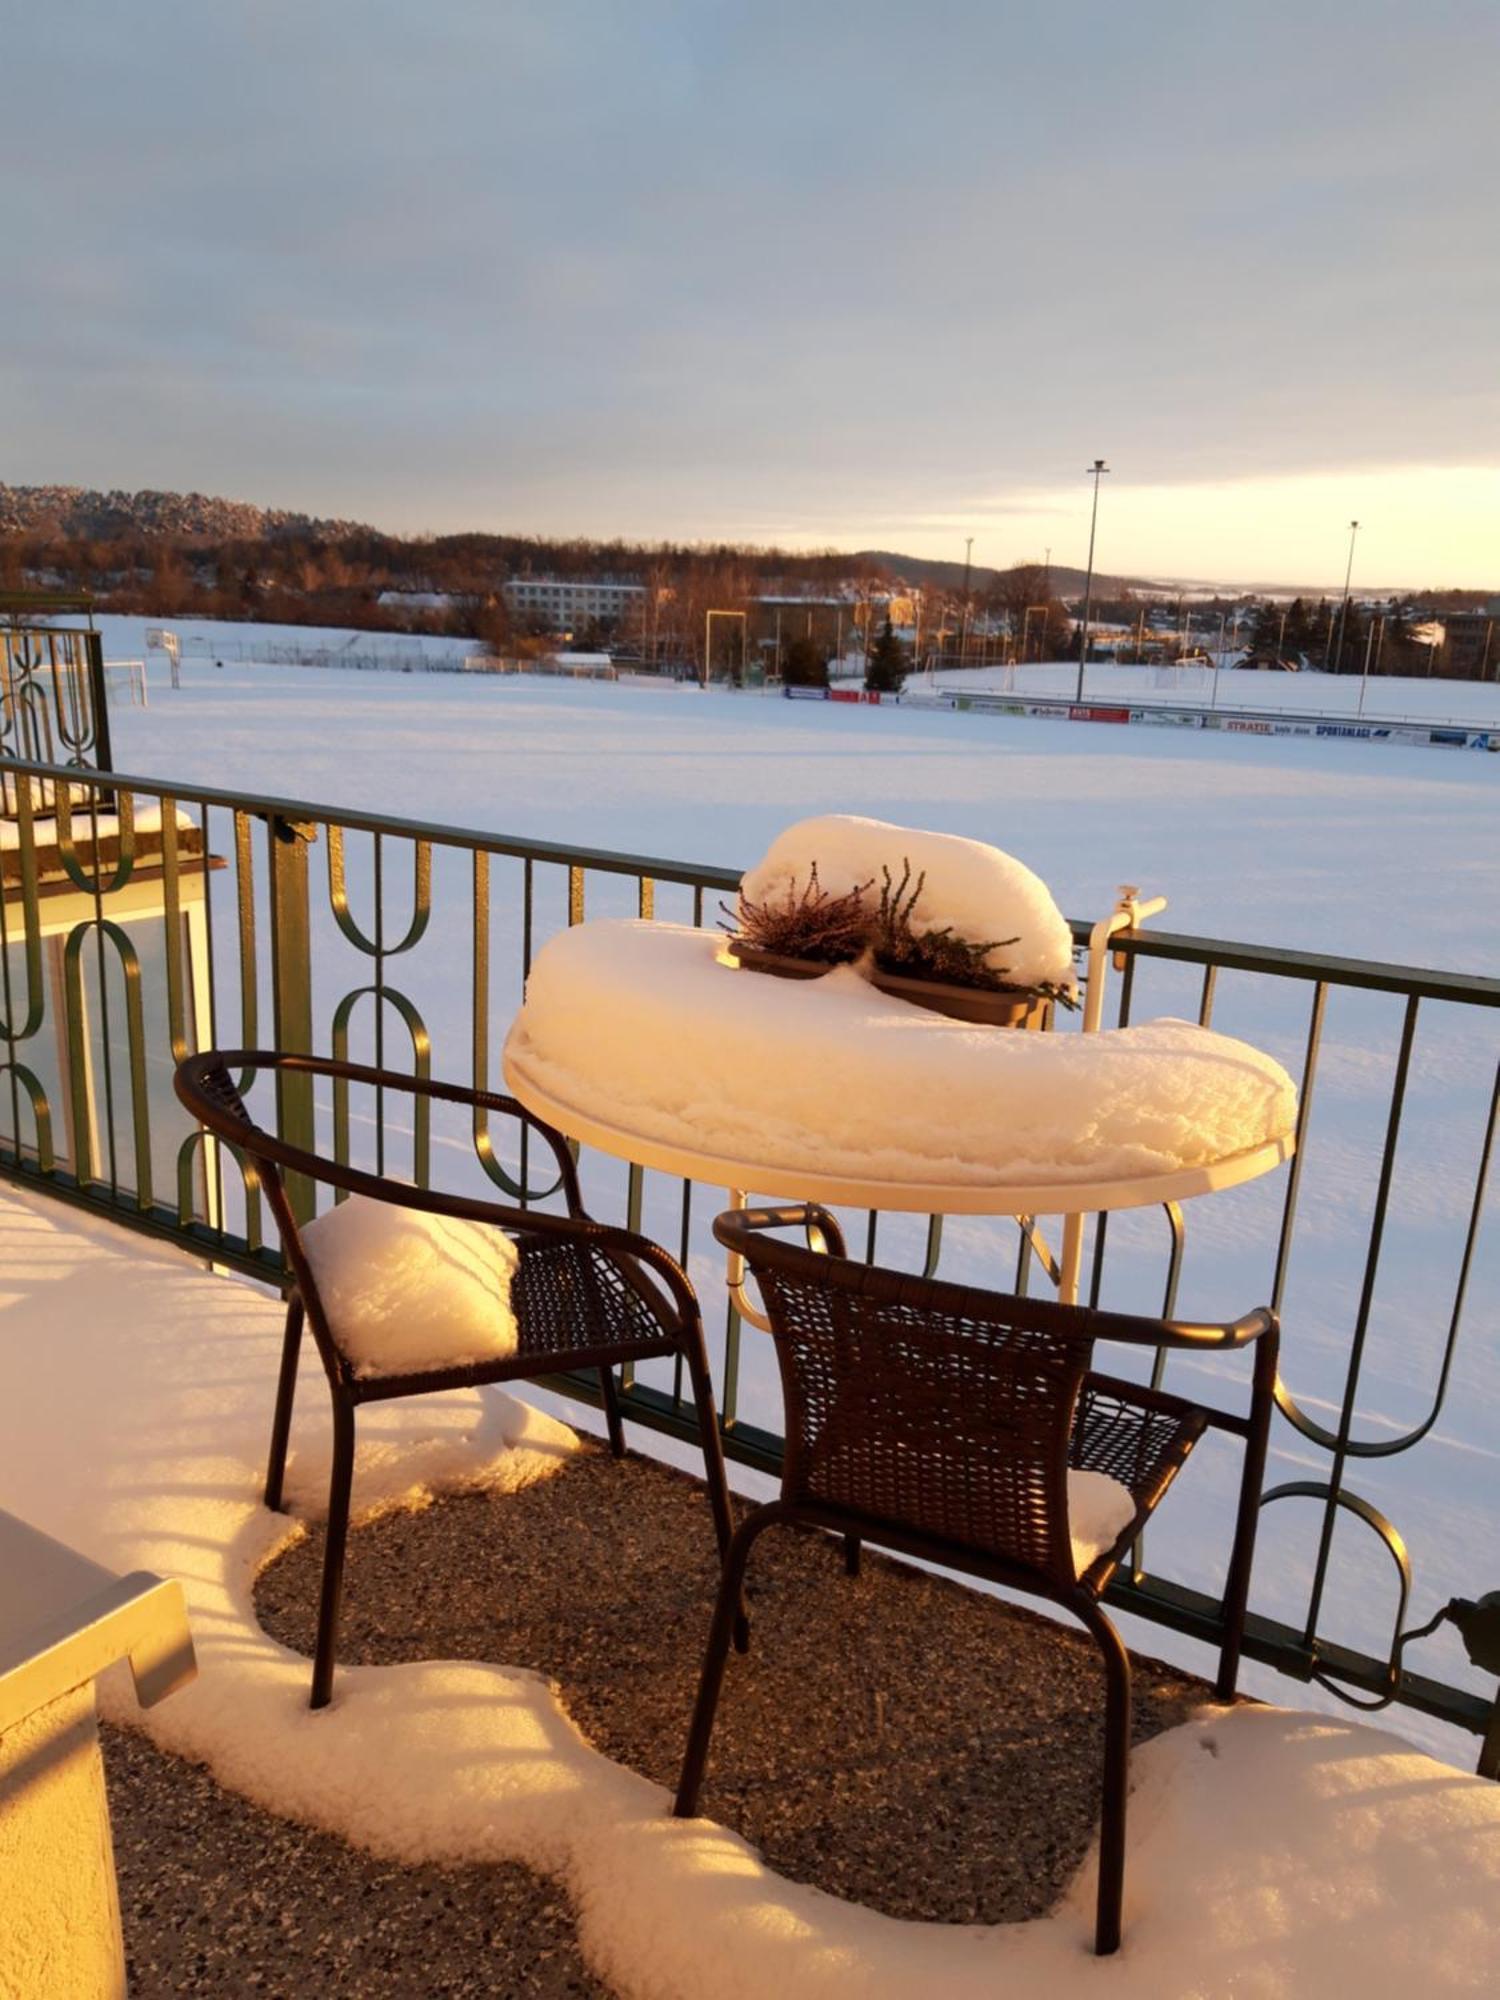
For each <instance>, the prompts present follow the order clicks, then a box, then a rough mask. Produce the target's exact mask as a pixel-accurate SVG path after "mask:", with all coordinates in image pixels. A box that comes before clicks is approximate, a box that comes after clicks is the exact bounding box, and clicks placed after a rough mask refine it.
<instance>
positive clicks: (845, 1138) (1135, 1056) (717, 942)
mask: <svg viewBox="0 0 1500 2000" xmlns="http://www.w3.org/2000/svg"><path fill="white" fill-rule="evenodd" d="M505 1061H506V1067H507V1074H508V1075H510V1076H511V1077H512V1078H513V1079H514V1080H515V1081H516V1082H518V1083H520V1084H521V1085H523V1086H525V1085H530V1086H533V1087H535V1088H537V1089H539V1090H541V1091H542V1092H544V1093H545V1094H546V1095H547V1096H548V1097H549V1098H551V1099H553V1100H554V1101H555V1102H557V1103H559V1104H563V1105H566V1106H568V1107H570V1108H571V1109H572V1110H574V1111H577V1112H580V1113H582V1114H583V1115H584V1116H585V1117H586V1118H588V1119H591V1120H593V1121H595V1122H596V1123H599V1124H603V1125H612V1126H615V1127H617V1128H620V1129H623V1130H625V1131H627V1132H630V1133H632V1134H634V1135H636V1136H638V1137H641V1138H644V1139H649V1140H654V1141H657V1142H658V1143H660V1144H663V1145H667V1146H671V1147H674V1148H681V1149H687V1150H690V1151H693V1152H698V1153H702V1154H708V1155H712V1156H714V1157H716V1158H721V1159H727V1160H736V1161H744V1162H746V1163H747V1164H750V1165H755V1166H766V1167H772V1166H774V1167H776V1168H778V1169H785V1170H787V1171H788V1172H790V1173H791V1174H793V1175H795V1173H796V1172H797V1170H798V1169H808V1170H811V1171H816V1172H818V1173H821V1174H825V1175H827V1174H833V1175H842V1176H845V1177H848V1178H850V1179H859V1180H864V1181H891V1182H900V1183H917V1184H920V1185H924V1186H927V1185H934V1184H936V1185H950V1186H957V1185H967V1184H987V1185H995V1186H1006V1185H1015V1186H1030V1185H1035V1184H1037V1183H1045V1184H1048V1185H1051V1184H1054V1183H1077V1182H1093V1181H1101V1180H1116V1179H1124V1178H1127V1177H1132V1178H1133V1177H1136V1176H1140V1175H1143V1174H1168V1173H1174V1172H1179V1171H1182V1170H1184V1169H1188V1168H1192V1167H1200V1166H1204V1165H1206V1164H1208V1163H1210V1162H1214V1161H1222V1160H1226V1159H1230V1158H1233V1157H1234V1156H1236V1155H1237V1154H1240V1153H1244V1152H1248V1151H1251V1150H1252V1149H1254V1148H1255V1147H1257V1146H1261V1145H1264V1144H1266V1143H1267V1142H1269V1141H1272V1140H1277V1139H1281V1138H1284V1137H1285V1136H1286V1135H1287V1134H1288V1133H1289V1132H1290V1131H1291V1130H1292V1126H1293V1123H1294V1121H1295V1118H1296V1110H1297V1094H1296V1088H1295V1086H1294V1085H1293V1083H1292V1081H1291V1078H1290V1077H1289V1076H1288V1075H1287V1073H1286V1071H1285V1070H1284V1069H1282V1067H1281V1065H1280V1064H1279V1063H1277V1062H1275V1061H1273V1060H1272V1058H1271V1057H1270V1056H1266V1055H1262V1054H1261V1053H1260V1052H1259V1051H1258V1050H1256V1049H1252V1048H1250V1047H1248V1046H1247V1045H1246V1044H1245V1043H1243V1042H1238V1041H1233V1040H1231V1039H1230V1038H1229V1037H1228V1036H1227V1035H1218V1034H1214V1033H1212V1032H1211V1031H1210V1030H1208V1029H1206V1028H1200V1027H1197V1026H1195V1025H1194V1024H1192V1023H1190V1022H1186V1021H1149V1022H1146V1023H1143V1024H1142V1025H1140V1026H1137V1027H1131V1028H1122V1029H1108V1030H1105V1031H1103V1032H1102V1033H1099V1034H1094V1035H1082V1034H1074V1033H1059V1034H1050V1035H1039V1034H1026V1033H1020V1032H1017V1031H1015V1030H1012V1029H1004V1028H990V1027H975V1026H973V1025H971V1024H970V1023H968V1022H963V1021H952V1020H949V1019H947V1018H946V1017H945V1016H943V1015H939V1014H933V1013H929V1012H928V1011H926V1010H925V1009H923V1008H919V1007H913V1006H910V1005H908V1004H907V1003H906V1002H905V1001H902V1000H897V999H893V998H891V997H889V996H887V995H885V994H882V993H879V992H877V991H876V990H875V989H874V988H873V987H872V986H870V985H868V984H867V983H866V981H865V980H864V979H862V978H861V977H860V975H859V974H858V973H857V972H856V971H855V970H854V969H853V968H852V967H848V966H841V967H837V968H835V969H834V970H833V971H831V972H829V973H828V974H826V975H825V976H824V977H823V978H821V979H809V980H785V979H770V978H766V977H765V976H763V975H761V974H757V973H751V972H746V971H743V970H741V969H739V968H737V967H736V966H734V965H733V964H731V963H730V962H729V961H728V959H727V957H726V955H725V952H724V948H723V941H722V939H720V938H718V937H717V936H716V935H715V934H714V933H713V932H712V931H701V930H690V929H687V928H685V927H683V926H681V925H675V924H656V923H645V922H639V921H636V920H630V919H622V920H608V921H604V922H598V923H587V924H579V925H577V926H576V927H575V928H574V929H572V930H568V931H562V932H559V933H558V935H557V936H555V937H553V938H551V939H549V940H548V942H547V944H546V945H544V946H543V948H542V950H541V951H540V952H539V953H538V954H537V956H536V958H535V960H534V961H533V963H532V967H531V973H530V977H529V978H528V980H527V985H526V1001H525V1005H524V1006H523V1007H522V1009H521V1012H520V1013H519V1014H518V1015H517V1017H516V1020H515V1022H514V1024H513V1026H512V1028H511V1032H510V1037H509V1039H508V1041H507V1042H506V1048H505ZM785 1179H786V1176H785V1174H783V1176H782V1182H781V1183H779V1184H778V1185H777V1186H775V1187H772V1186H767V1187H764V1188H761V1189H759V1190H758V1192H761V1193H774V1192H780V1191H785V1192H788V1193H790V1192H794V1189H792V1188H791V1187H790V1186H787V1185H784V1184H785Z"/></svg>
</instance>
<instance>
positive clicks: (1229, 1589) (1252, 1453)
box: [1214, 1329, 1280, 1701]
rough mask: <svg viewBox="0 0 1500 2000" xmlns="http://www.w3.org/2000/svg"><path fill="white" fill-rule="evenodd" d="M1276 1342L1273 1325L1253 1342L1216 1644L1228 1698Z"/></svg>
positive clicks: (1217, 1687) (1238, 1646) (1239, 1642)
mask: <svg viewBox="0 0 1500 2000" xmlns="http://www.w3.org/2000/svg"><path fill="white" fill-rule="evenodd" d="M1279 1345H1280V1342H1279V1338H1278V1335H1277V1333H1276V1331H1275V1330H1274V1329H1273V1331H1271V1332H1270V1333H1263V1334H1262V1335H1261V1337H1260V1339H1259V1340H1258V1341H1257V1342H1256V1343H1255V1386H1254V1390H1253V1393H1252V1395H1251V1400H1250V1431H1249V1435H1248V1436H1247V1437H1246V1439H1245V1462H1244V1466H1243V1468H1242V1470H1241V1473H1240V1504H1239V1512H1238V1514H1237V1516H1236V1519H1235V1524H1234V1547H1233V1549H1232V1551H1231V1553H1230V1557H1229V1572H1228V1575H1227V1576H1226V1578H1225V1580H1224V1644H1223V1646H1222V1647H1221V1648H1220V1650H1219V1675H1218V1679H1217V1681H1216V1682H1215V1684H1214V1693H1215V1694H1216V1695H1217V1696H1218V1698H1219V1700H1220V1701H1233V1700H1234V1691H1235V1687H1236V1685H1237V1683H1238V1681H1239V1675H1240V1653H1241V1651H1242V1649H1243V1647H1244V1643H1245V1612H1246V1609H1247V1607H1248V1605H1249V1602H1250V1571H1251V1568H1252V1566H1253V1565H1254V1562H1255V1531H1256V1529H1257V1528H1258V1526H1259V1525H1260V1496H1261V1493H1262V1491H1263V1490H1264V1487H1265V1477H1266V1451H1267V1448H1268V1445H1269V1442H1270V1435H1271V1412H1272V1410H1273V1408H1274V1406H1275V1395H1276V1362H1277V1352H1278V1348H1279Z"/></svg>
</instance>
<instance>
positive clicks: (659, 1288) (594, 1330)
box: [175, 1049, 744, 1708]
mask: <svg viewBox="0 0 1500 2000" xmlns="http://www.w3.org/2000/svg"><path fill="white" fill-rule="evenodd" d="M258 1070H273V1071H275V1072H277V1074H278V1075H279V1076H285V1075H287V1074H288V1073H291V1072H296V1073H298V1074H300V1075H303V1076H313V1077H328V1078H332V1079H335V1080H336V1081H339V1082H341V1083H344V1084H348V1083H360V1084H368V1085H372V1086H374V1087H376V1088H379V1089H382V1090H385V1091H402V1092H406V1093H407V1094H409V1095H412V1096H414V1097H422V1098H430V1099H437V1100H440V1101H442V1102H444V1103H448V1104H462V1105H465V1106H468V1107H473V1108H481V1109H485V1110H488V1111H493V1112H499V1113H502V1114H509V1115H510V1116H511V1117H513V1118H518V1119H520V1120H522V1121H523V1123H525V1124H526V1125H527V1126H529V1127H530V1129H531V1131H532V1132H533V1133H535V1134H537V1135H538V1137H539V1138H540V1139H541V1140H542V1141H543V1142H544V1143H545V1145H546V1146H547V1147H548V1148H550V1150H551V1153H552V1155H553V1158H554V1159H555V1160H556V1163H557V1172H558V1177H559V1184H560V1186H561V1188H562V1191H563V1194H564V1197H565V1199H566V1202H567V1210H568V1212H567V1214H566V1215H554V1214H546V1213H543V1212H541V1211H539V1210H536V1209H529V1208H528V1209H522V1208H514V1207H508V1206H505V1205H503V1204H501V1203H499V1202H491V1201H483V1200H474V1199H470V1198H468V1197H466V1196H459V1195H450V1194H440V1193H438V1192H436V1191H435V1190H432V1189H429V1188H417V1187H413V1186H411V1185H409V1184H408V1183H406V1182H404V1181H393V1180H387V1179H384V1178H382V1177H380V1176H377V1175H375V1174H368V1173H363V1172H361V1171H359V1170H358V1169H356V1168H353V1167H348V1166H343V1165H339V1164H336V1163H335V1162H333V1161H330V1160H326V1159H323V1158H321V1157H319V1156H317V1155H315V1154H311V1153H307V1152H303V1151H301V1150H300V1149H299V1148H297V1147H294V1146H289V1145H286V1144H284V1143H283V1142H282V1141H281V1140H280V1139H278V1138H276V1137H275V1136H274V1135H273V1134H272V1133H270V1132H266V1131H263V1130H262V1129H261V1128H260V1127H259V1126H257V1125H256V1124H254V1122H253V1121H252V1120H251V1118H250V1115H249V1113H248V1112H247V1111H246V1109H245V1106H244V1104H243V1102H242V1101H241V1098H240V1094H239V1091H238V1089H237V1088H236V1086H235V1084H234V1082H233V1081H232V1080H231V1072H233V1071H240V1072H251V1071H258ZM175 1081H176V1089H177V1095H178V1097H179V1098H180V1099H181V1100H182V1102H183V1104H184V1105H185V1106H186V1107H187V1109H188V1110H189V1111H190V1112H191V1113H192V1114H193V1116H194V1117H195V1118H196V1119H198V1120H199V1121H200V1122H201V1123H202V1124H203V1125H204V1126H206V1127H207V1129H208V1130H209V1131H210V1132H213V1133H215V1134H217V1135H218V1137H219V1138H221V1139H223V1140H226V1141H227V1142H229V1144H231V1145H232V1146H234V1147H235V1148H237V1149H238V1151H239V1153H240V1154H241V1156H242V1157H243V1158H245V1159H246V1160H248V1161H250V1162H252V1163H253V1166H254V1169H255V1170H256V1172H257V1173H258V1176H259V1179H260V1183H261V1185H262V1186H263V1187H264V1189H265V1192H266V1198H267V1200H268V1202H269V1203H270V1207H271V1211H272V1213H273V1214H274V1216H275V1218H276V1221H277V1224H278V1226H279V1228H280V1231H281V1240H282V1247H283V1250H284V1252H285V1255H286V1260H287V1263H288V1265H289V1267H290V1270H291V1274H292V1277H293V1279H294V1280H295V1289H294V1290H293V1291H292V1292H291V1294H290V1296H289V1300H288V1305H287V1316H286V1333H285V1336H284V1339H283V1343H282V1351H281V1373H280V1381H279V1385H278V1388H277V1392H276V1409H275V1416H274V1419H273V1422H272V1426H271V1449H270V1458H269V1462H268V1464H267V1469H266V1486H265V1501H266V1505H267V1506H268V1507H272V1508H280V1507H281V1504H282V1482H283V1476H284V1473H285V1469H286V1453H287V1442H288V1438H289V1435H290V1431H291V1422H292V1402H293V1398H294V1396H295V1394H296V1388H297V1362H298V1355H299V1351H300V1348H301V1344H302V1330H303V1325H304V1321H307V1322H310V1323H311V1326H312V1332H313V1338H314V1340H315V1341H316V1343H317V1347H318V1353H319V1355H320V1356H321V1358H322V1362H323V1368H324V1372H325V1374H326V1375H327V1377H328V1388H329V1392H330V1394H331V1396H332V1399H333V1471H332V1478H331V1481H330V1486H329V1496H328V1529H327V1542H326V1546H325V1551H324V1556H323V1584H322V1595H321V1599H320V1603H319V1609H318V1636H317V1646H316V1650H315V1653H314V1659H313V1680H312V1700H311V1706H312V1707H313V1708H322V1707H324V1706H325V1705H326V1704H327V1702H328V1700H329V1698H330V1696H331V1694H332V1690H333V1669H334V1656H335V1649H336V1645H337V1639H338V1624H339V1608H340V1600H341V1597H342V1590H343V1575H344V1550H345V1543H346V1541H347V1538H348V1531H349V1504H350V1493H351V1488H352V1484H353V1477H354V1418H355V1412H356V1410H357V1409H359V1407H360V1406H361V1405H362V1404H364V1403H370V1402H375V1401H387V1400H389V1399H391V1398H393V1397H400V1396H421V1395H426V1394H428V1393H429V1392H431V1391H435V1390H439V1389H456V1388H464V1387H468V1386H471V1385H474V1384H478V1383H486V1382H506V1381H514V1380H517V1379H519V1378H522V1377H526V1376H535V1375H540V1374H550V1373H552V1372H554V1371H555V1370H558V1369H562V1368H596V1369H597V1370H598V1371H599V1385H600V1390H601V1394H602V1398H603V1403H604V1414H605V1421H606V1425H607V1428H608V1432H609V1443H610V1449H611V1451H612V1452H613V1453H614V1455H615V1457H616V1458H618V1457H620V1456H621V1455H622V1454H623V1452H624V1449H625V1441H624V1431H623V1427H622V1424H621V1416H620V1404H619V1398H618V1395H617V1392H616V1388H615V1382H614V1376H613V1373H612V1372H611V1371H612V1370H613V1369H614V1368H615V1367H617V1366H619V1365H620V1364H622V1363H626V1362H634V1361H643V1360H646V1359H647V1358H649V1357H651V1356H655V1355H676V1356H680V1357H681V1359H682V1361H683V1363H684V1364H685V1366H686V1368H687V1373H688V1378H689V1381H690V1382H691V1384H692V1391H693V1400H694V1404H695V1407H696V1410H697V1416H698V1431H699V1436H700V1438H701V1441H702V1446H703V1463H704V1476H705V1479H706V1482H707V1486H708V1497H709V1502H710V1506H711V1508H712V1512H713V1523H714V1529H715V1533H716V1535H717V1537H718V1544H719V1551H720V1554H721V1556H722V1555H724V1554H725V1553H726V1552H727V1549H728V1545H729V1539H730V1533H731V1527H732V1524H731V1520H730V1514H729V1491H728V1487H727V1484H726V1482H725V1476H724V1454H723V1450H722V1447H721V1445H720V1440H719V1429H718V1418H717V1416H716V1414H715V1410H714V1400H713V1389H712V1386H711V1383H710V1380H709V1372H708V1354H707V1349H706V1347H705V1344H704V1338H703V1322H702V1319H701V1317H700V1315H699V1311H698V1301H697V1298H696V1296H695V1294H694V1292H693V1288H692V1286H691V1284H690V1283H689V1282H688V1279H687V1276H686V1274H685V1273H684V1271H683V1270H682V1269H681V1267H680V1266H679V1265H678V1264H677V1262H676V1261H675V1260H674V1259H673V1258H672V1257H670V1256H669V1255H668V1254H667V1252H666V1251H665V1250H663V1249H662V1248H661V1247H660V1246H659V1245H658V1244H655V1243H652V1242H649V1241H648V1240H647V1239H646V1238H645V1237H643V1236H637V1235H635V1234H633V1233H632V1232H631V1231H629V1230H625V1229H615V1228H610V1227H607V1226H606V1225H605V1224H603V1223H599V1222H595V1221H593V1220H592V1219H591V1218H590V1217H589V1216H588V1215H586V1214H585V1213H584V1210H583V1204H582V1199H581V1196H580V1193H579V1187H578V1175H577V1171H576V1169H575V1167H574V1164H573V1159H572V1155H571V1154H570V1152H569V1151H568V1147H567V1143H566V1141H565V1140H564V1139H563V1138H562V1136H561V1135H560V1134H559V1133H557V1132H554V1131H553V1130H552V1129H551V1127H550V1126H547V1125H544V1124H542V1123H541V1121H540V1120H538V1119H535V1118H533V1117H531V1116H530V1114H529V1113H528V1112H526V1111H524V1110H523V1109H522V1107H521V1106H520V1105H519V1104H517V1103H516V1102H515V1101H514V1099H512V1098H509V1097H500V1096H494V1095H492V1094H490V1093H489V1092H487V1091H481V1090H467V1089H463V1088H461V1087H459V1086H457V1085H452V1084H444V1083H434V1082H431V1081H429V1080H427V1079H420V1078H414V1077H410V1076H403V1075H400V1074H396V1073H390V1072H386V1071H383V1070H376V1069H367V1068H364V1067H362V1066H360V1065H358V1064H354V1063H345V1062H334V1061H323V1060H315V1059H314V1058H312V1057H304V1056H293V1055H281V1054H275V1053H270V1052H267V1051H263V1050H256V1049H240V1050H234V1051H229V1052H223V1053H221V1052H218V1051H214V1050H210V1051H208V1052H207V1053H205V1054H202V1055H195V1056H190V1057H189V1058H188V1059H187V1060H186V1061H185V1062H183V1063H182V1064H180V1065H179V1067H178V1070H177V1074H176V1080H175ZM283 1175H304V1176H306V1177H307V1179H308V1180H309V1181H318V1182H321V1183H323V1184H324V1185H326V1186H329V1187H335V1188H342V1189H345V1190H347V1191H348V1192H350V1193H352V1194H362V1195H366V1196H369V1197H372V1198H373V1199H374V1200H376V1201H381V1202H388V1203H391V1204H393V1205H394V1206H397V1207H400V1208H404V1209H407V1210H413V1209H415V1210H420V1211H423V1212H425V1213H427V1214H431V1215H436V1216H448V1217H454V1218H457V1219H459V1220H461V1221H466V1222H479V1223H488V1224H493V1225H494V1226H495V1227H496V1228H497V1229H502V1230H504V1231H505V1232H506V1233H507V1235H509V1236H510V1237H511V1239H512V1240H513V1242H514V1243H515V1246H516V1250H517V1253H518V1255H517V1263H516V1269H515V1273H514V1277H513V1279H512V1282H511V1305H512V1309H513V1312H514V1316H515V1322H516V1349H515V1352H514V1353H513V1354H509V1355H507V1356H506V1357H505V1358H504V1359H486V1360H484V1361H481V1362H477V1363H470V1364H467V1365H463V1366H457V1367H444V1368H439V1369H429V1370H427V1371H425V1372H422V1373H406V1374H394V1373H392V1374H381V1375H362V1374H358V1373H356V1372H355V1369H354V1366H353V1365H352V1364H351V1361H350V1359H349V1357H348V1356H347V1355H346V1354H345V1353H344V1351H343V1350H342V1349H341V1348H340V1346H339V1343H338V1340H337V1339H336V1338H335V1333H334V1330H333V1328H331V1327H330V1324H329V1319H328V1315H327V1312H326V1311H325V1308H324V1302H323V1299H322V1297H321V1296H320V1293H319V1289H318V1284H317V1280H316V1278H315V1277H314V1275H313V1270H312V1267H311V1265H310V1264H309V1262H308V1254H307V1249H306V1246H305V1245H304V1242H303V1238H302V1233H301V1231H300V1230H299V1228H298V1226H297V1222H296V1219H295V1217H294V1215H293V1212H292V1209H291V1206H290V1204H289V1202H288V1199H287V1194H286V1188H285V1184H284V1181H283ZM738 1636H739V1638H740V1643H742V1644H743V1643H744V1640H743V1627H741V1630H740V1633H739V1635H738Z"/></svg>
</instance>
